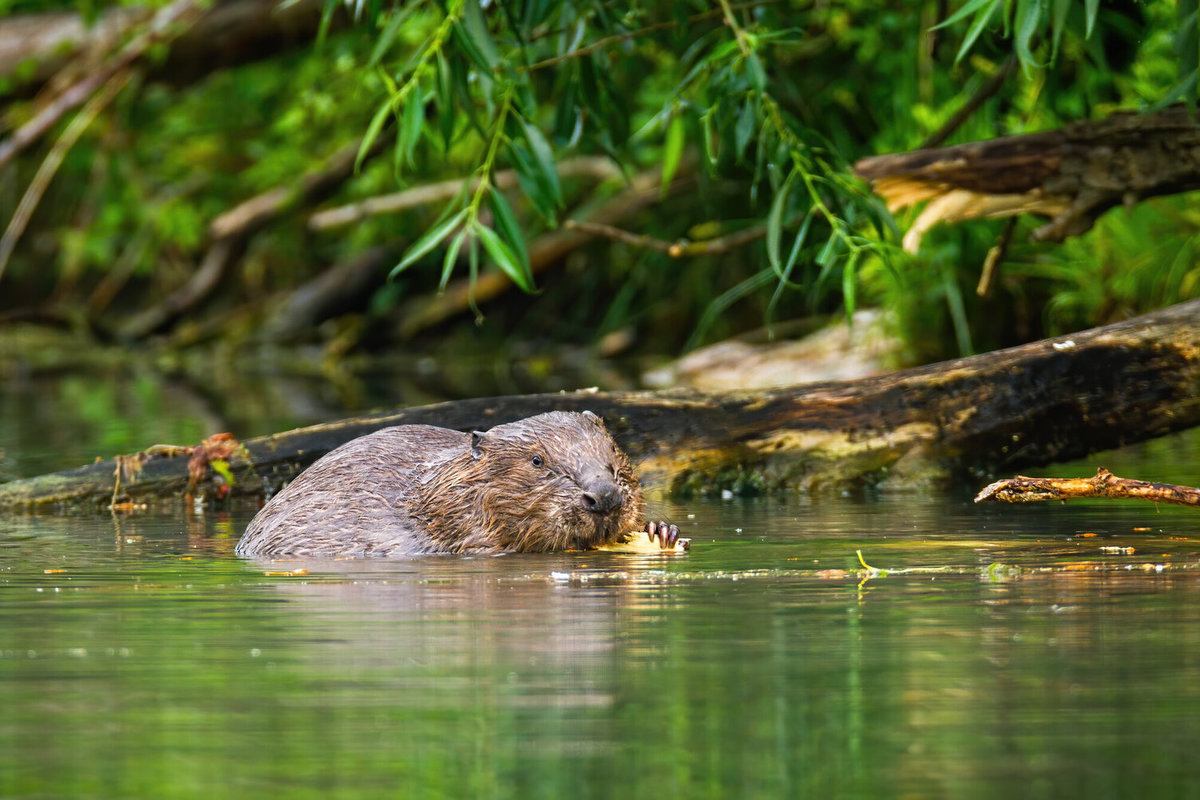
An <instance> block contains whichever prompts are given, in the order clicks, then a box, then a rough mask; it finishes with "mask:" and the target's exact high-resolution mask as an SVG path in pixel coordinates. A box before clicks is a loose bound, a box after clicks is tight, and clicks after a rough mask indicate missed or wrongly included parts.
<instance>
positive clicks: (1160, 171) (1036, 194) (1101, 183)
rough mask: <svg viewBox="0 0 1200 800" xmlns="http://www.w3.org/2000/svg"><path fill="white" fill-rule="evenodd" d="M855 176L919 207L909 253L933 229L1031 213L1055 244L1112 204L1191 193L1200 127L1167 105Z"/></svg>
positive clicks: (906, 156)
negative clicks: (1043, 218)
mask: <svg viewBox="0 0 1200 800" xmlns="http://www.w3.org/2000/svg"><path fill="white" fill-rule="evenodd" d="M855 171H856V172H857V173H858V174H859V175H860V176H862V177H864V178H866V179H868V180H870V181H871V184H872V186H873V188H874V189H875V191H876V193H878V194H879V195H880V196H881V197H883V198H884V200H885V201H886V202H887V204H888V207H889V208H890V209H892V210H898V209H901V208H905V207H907V206H910V205H913V204H915V203H919V202H922V201H928V204H927V205H926V206H925V208H924V210H923V211H922V212H921V214H920V215H919V216H918V217H917V220H916V221H915V222H914V223H913V225H912V227H911V228H910V229H909V231H908V233H907V235H906V236H905V237H904V246H905V248H906V249H908V250H910V251H915V250H916V248H917V247H919V246H920V241H921V237H922V236H923V235H924V233H925V232H926V231H928V230H929V229H930V228H931V227H933V226H934V225H936V224H938V223H942V222H947V223H954V222H961V221H963V220H968V219H977V218H981V217H1010V216H1014V215H1016V214H1023V213H1030V214H1039V215H1042V216H1046V217H1049V218H1050V221H1049V222H1047V223H1046V224H1045V225H1043V226H1042V227H1040V228H1038V229H1037V230H1036V231H1035V232H1034V234H1033V235H1034V238H1035V239H1039V240H1045V241H1062V240H1063V239H1065V238H1066V237H1068V236H1077V235H1079V234H1081V233H1084V232H1086V231H1087V230H1089V229H1090V228H1091V227H1092V225H1093V224H1095V222H1096V219H1097V218H1098V217H1099V216H1100V215H1101V214H1103V213H1104V212H1105V211H1107V210H1108V209H1110V208H1112V207H1113V206H1116V205H1118V204H1121V203H1124V204H1126V205H1129V204H1133V203H1136V202H1138V201H1140V200H1143V199H1145V198H1147V197H1155V196H1158V195H1164V194H1174V193H1178V192H1186V191H1191V190H1193V189H1198V188H1200V122H1198V121H1197V117H1196V114H1195V112H1193V111H1192V110H1190V109H1188V108H1185V107H1183V106H1176V107H1173V108H1169V109H1167V110H1165V111H1161V112H1158V113H1156V114H1135V113H1119V114H1114V115H1112V116H1111V117H1108V118H1107V119H1103V120H1099V121H1089V122H1078V123H1075V124H1073V125H1068V126H1067V127H1065V128H1062V129H1061V130H1057V131H1047V132H1045V133H1033V134H1026V135H1023V136H1007V137H1004V138H1001V139H992V140H990V141H983V142H974V143H971V144H963V145H957V146H954V147H946V148H941V149H930V150H916V151H913V152H911V153H898V154H894V155H885V156H875V157H874V158H866V159H863V160H862V161H859V162H858V163H857V164H856V165H855Z"/></svg>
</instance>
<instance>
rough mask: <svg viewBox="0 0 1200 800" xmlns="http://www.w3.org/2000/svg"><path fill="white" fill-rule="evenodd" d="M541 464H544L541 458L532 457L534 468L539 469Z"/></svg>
mask: <svg viewBox="0 0 1200 800" xmlns="http://www.w3.org/2000/svg"><path fill="white" fill-rule="evenodd" d="M543 463H545V462H543V461H542V457H541V456H534V457H533V465H534V466H535V467H540V466H541V465H542V464H543Z"/></svg>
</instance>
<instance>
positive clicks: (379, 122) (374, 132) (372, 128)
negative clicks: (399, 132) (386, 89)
mask: <svg viewBox="0 0 1200 800" xmlns="http://www.w3.org/2000/svg"><path fill="white" fill-rule="evenodd" d="M391 113H392V100H391V98H388V99H387V100H385V101H384V102H383V105H381V106H380V107H379V110H378V111H376V112H375V116H373V117H371V123H370V124H369V125H367V132H366V133H364V134H363V139H362V143H361V144H359V146H358V154H357V155H356V156H355V157H354V171H355V172H358V170H359V167H361V166H362V162H363V159H364V158H366V157H367V153H368V152H370V150H371V146H372V145H374V144H375V140H376V139H378V138H379V134H380V133H381V132H383V126H384V123H386V122H387V118H388V116H389V115H390V114H391Z"/></svg>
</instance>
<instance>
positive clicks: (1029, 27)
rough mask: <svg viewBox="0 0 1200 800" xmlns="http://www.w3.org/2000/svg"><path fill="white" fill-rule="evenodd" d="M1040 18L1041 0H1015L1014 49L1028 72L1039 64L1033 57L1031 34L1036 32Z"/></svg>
mask: <svg viewBox="0 0 1200 800" xmlns="http://www.w3.org/2000/svg"><path fill="white" fill-rule="evenodd" d="M1041 19H1042V0H1017V21H1016V37H1015V38H1014V39H1013V44H1014V49H1015V50H1016V53H1017V59H1018V60H1019V61H1020V62H1021V66H1022V67H1023V68H1024V69H1025V71H1026V72H1027V73H1028V72H1029V71H1030V70H1032V69H1033V68H1035V67H1039V66H1041V64H1039V63H1038V61H1037V59H1036V58H1034V57H1033V50H1032V48H1031V45H1032V43H1033V36H1034V34H1035V33H1037V30H1038V23H1039V22H1041Z"/></svg>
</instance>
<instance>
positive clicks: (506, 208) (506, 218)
mask: <svg viewBox="0 0 1200 800" xmlns="http://www.w3.org/2000/svg"><path fill="white" fill-rule="evenodd" d="M488 200H489V204H490V205H491V207H492V213H493V214H494V215H495V217H496V227H497V228H498V229H499V231H500V236H501V237H503V239H504V240H505V241H506V242H508V244H509V245H511V246H512V249H513V252H514V253H516V256H517V258H518V259H520V262H521V269H522V271H523V272H525V273H526V274H529V275H532V274H533V272H532V270H531V269H530V268H529V251H528V250H526V249H525V236H524V235H523V234H522V233H521V226H520V225H518V224H517V217H516V215H515V214H513V210H512V206H510V205H509V204H508V200H506V199H505V198H504V195H503V194H502V193H501V192H498V191H496V187H494V186H493V187H491V189H490V191H489V197H488Z"/></svg>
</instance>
